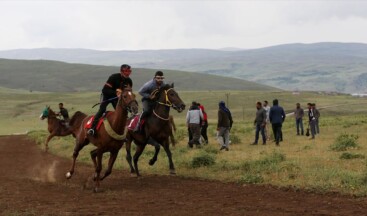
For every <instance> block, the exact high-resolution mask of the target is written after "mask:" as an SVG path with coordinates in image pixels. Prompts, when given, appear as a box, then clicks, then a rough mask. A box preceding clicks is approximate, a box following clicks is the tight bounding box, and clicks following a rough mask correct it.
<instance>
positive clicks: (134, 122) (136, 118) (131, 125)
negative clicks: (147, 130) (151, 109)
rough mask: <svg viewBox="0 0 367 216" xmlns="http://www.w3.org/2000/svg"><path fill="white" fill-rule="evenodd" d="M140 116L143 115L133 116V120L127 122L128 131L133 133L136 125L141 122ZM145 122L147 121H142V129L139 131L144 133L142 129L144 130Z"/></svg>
mask: <svg viewBox="0 0 367 216" xmlns="http://www.w3.org/2000/svg"><path fill="white" fill-rule="evenodd" d="M140 116H141V114H138V115H135V116H132V117H131V118H129V119H128V120H127V122H126V126H127V129H128V130H129V131H133V130H134V129H135V127H136V125H137V124H138V122H139V119H140ZM144 122H145V120H144V119H142V120H141V121H140V128H139V131H142V129H143V128H144Z"/></svg>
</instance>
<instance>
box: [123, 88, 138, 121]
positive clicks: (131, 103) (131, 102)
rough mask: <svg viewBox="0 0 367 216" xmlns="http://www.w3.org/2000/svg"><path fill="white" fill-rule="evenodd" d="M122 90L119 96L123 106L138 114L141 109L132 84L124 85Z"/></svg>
mask: <svg viewBox="0 0 367 216" xmlns="http://www.w3.org/2000/svg"><path fill="white" fill-rule="evenodd" d="M121 89H122V91H121V94H120V97H119V100H120V101H121V104H122V107H123V108H125V109H127V110H128V111H129V112H131V113H132V114H134V115H135V114H137V113H138V111H139V107H138V102H137V101H136V99H135V94H134V93H133V91H132V88H131V87H130V86H127V87H124V86H122V88H121Z"/></svg>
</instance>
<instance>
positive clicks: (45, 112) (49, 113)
mask: <svg viewBox="0 0 367 216" xmlns="http://www.w3.org/2000/svg"><path fill="white" fill-rule="evenodd" d="M48 117H56V114H55V112H54V111H52V109H51V108H50V106H46V107H45V108H44V109H43V111H42V113H41V115H40V119H41V120H43V119H45V118H48Z"/></svg>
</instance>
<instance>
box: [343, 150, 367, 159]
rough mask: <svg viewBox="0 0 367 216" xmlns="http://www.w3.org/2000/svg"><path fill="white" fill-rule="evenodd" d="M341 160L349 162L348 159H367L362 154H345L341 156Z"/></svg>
mask: <svg viewBox="0 0 367 216" xmlns="http://www.w3.org/2000/svg"><path fill="white" fill-rule="evenodd" d="M339 158H340V159H345V160H348V159H355V158H365V157H364V155H362V154H355V153H349V152H344V153H343V154H341V155H340V157H339Z"/></svg>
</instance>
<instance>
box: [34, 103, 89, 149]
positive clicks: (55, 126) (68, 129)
mask: <svg viewBox="0 0 367 216" xmlns="http://www.w3.org/2000/svg"><path fill="white" fill-rule="evenodd" d="M85 116H86V115H85V114H83V113H81V112H79V111H77V112H76V113H74V115H73V116H72V117H71V119H70V122H69V126H66V124H65V121H64V120H61V119H59V118H57V115H56V113H55V112H54V111H53V110H52V109H51V108H50V106H46V108H45V109H44V110H43V111H42V113H41V116H40V119H41V120H44V119H45V118H47V123H48V127H47V129H48V132H49V133H50V135H48V137H47V139H46V143H45V151H46V152H47V151H48V143H49V142H50V140H51V139H52V138H53V137H54V136H68V135H70V134H73V129H74V126H76V125H79V124H81V120H82V119H83V118H85ZM73 136H74V137H75V134H73Z"/></svg>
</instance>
